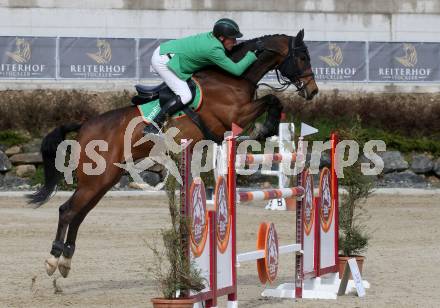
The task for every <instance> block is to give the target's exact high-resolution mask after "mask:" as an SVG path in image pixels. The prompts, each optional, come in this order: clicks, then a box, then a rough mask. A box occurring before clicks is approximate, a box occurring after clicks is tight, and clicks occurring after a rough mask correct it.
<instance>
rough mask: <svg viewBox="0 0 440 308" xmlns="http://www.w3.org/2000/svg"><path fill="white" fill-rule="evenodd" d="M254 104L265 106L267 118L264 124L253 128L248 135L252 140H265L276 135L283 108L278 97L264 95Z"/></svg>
mask: <svg viewBox="0 0 440 308" xmlns="http://www.w3.org/2000/svg"><path fill="white" fill-rule="evenodd" d="M255 102H258V103H263V104H265V105H266V106H267V118H266V121H265V122H264V124H262V125H259V126H258V127H255V129H254V131H253V132H252V133H251V134H250V135H251V138H252V139H256V140H265V139H266V138H268V137H271V136H274V135H276V134H277V133H278V126H279V125H280V120H281V112H282V110H283V106H282V105H281V102H280V100H279V99H278V97H276V96H275V95H273V94H268V95H265V96H263V97H261V98H259V99H258V100H256V101H255Z"/></svg>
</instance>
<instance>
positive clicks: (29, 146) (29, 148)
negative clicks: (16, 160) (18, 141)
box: [23, 139, 43, 153]
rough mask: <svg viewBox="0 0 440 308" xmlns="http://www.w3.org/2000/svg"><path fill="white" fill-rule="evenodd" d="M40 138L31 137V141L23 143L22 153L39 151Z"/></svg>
mask: <svg viewBox="0 0 440 308" xmlns="http://www.w3.org/2000/svg"><path fill="white" fill-rule="evenodd" d="M42 141H43V140H42V139H33V140H32V141H31V142H29V143H26V144H25V145H23V152H24V153H35V152H40V148H41V142H42Z"/></svg>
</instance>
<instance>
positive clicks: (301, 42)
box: [295, 29, 304, 46]
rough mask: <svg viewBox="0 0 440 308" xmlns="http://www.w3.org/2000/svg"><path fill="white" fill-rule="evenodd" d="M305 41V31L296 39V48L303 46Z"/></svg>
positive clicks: (300, 31) (299, 33)
mask: <svg viewBox="0 0 440 308" xmlns="http://www.w3.org/2000/svg"><path fill="white" fill-rule="evenodd" d="M303 39H304V29H301V30H299V32H298V34H297V35H296V37H295V46H300V45H302V44H303Z"/></svg>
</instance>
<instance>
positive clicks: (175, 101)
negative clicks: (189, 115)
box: [144, 95, 185, 134]
mask: <svg viewBox="0 0 440 308" xmlns="http://www.w3.org/2000/svg"><path fill="white" fill-rule="evenodd" d="M183 107H185V105H184V104H182V101H181V100H180V96H179V95H176V96H174V97H172V98H171V99H170V100H168V101H167V102H166V103H165V104H163V106H162V108H161V110H160V111H159V113H158V114H157V116H156V117H155V118H154V122H156V124H157V125H158V126H159V127H162V124H163V122H165V120H166V118H167V117H168V116H172V115H173V114H175V113H176V112H178V111H180V110H182V109H183ZM157 133H159V130H158V129H157V128H156V126H155V125H153V124H152V123H151V124H149V125H147V126H146V127H145V128H144V134H157Z"/></svg>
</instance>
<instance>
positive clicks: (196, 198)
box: [189, 178, 208, 257]
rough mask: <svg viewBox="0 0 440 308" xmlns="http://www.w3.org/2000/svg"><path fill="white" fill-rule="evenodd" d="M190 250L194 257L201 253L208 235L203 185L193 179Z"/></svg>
mask: <svg viewBox="0 0 440 308" xmlns="http://www.w3.org/2000/svg"><path fill="white" fill-rule="evenodd" d="M189 198H190V217H191V250H192V252H193V254H194V256H196V257H199V256H200V255H201V254H202V253H203V249H204V247H205V243H206V238H207V234H208V224H207V211H206V192H205V185H204V184H203V181H202V180H201V179H200V178H195V179H194V180H193V182H192V184H191V187H190V196H189Z"/></svg>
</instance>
